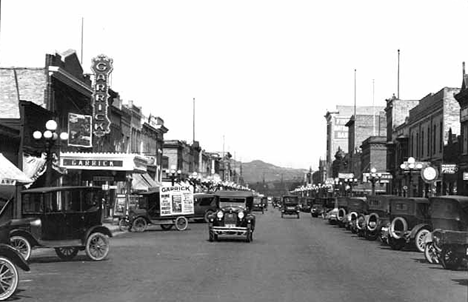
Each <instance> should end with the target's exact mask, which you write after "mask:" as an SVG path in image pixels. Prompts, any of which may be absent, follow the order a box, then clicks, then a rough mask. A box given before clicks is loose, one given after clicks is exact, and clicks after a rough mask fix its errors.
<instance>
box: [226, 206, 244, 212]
mask: <svg viewBox="0 0 468 302" xmlns="http://www.w3.org/2000/svg"><path fill="white" fill-rule="evenodd" d="M220 210H221V211H223V212H224V213H226V212H232V213H239V212H243V211H245V209H244V208H242V207H232V206H229V207H223V208H221V209H220Z"/></svg>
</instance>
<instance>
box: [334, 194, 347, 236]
mask: <svg viewBox="0 0 468 302" xmlns="http://www.w3.org/2000/svg"><path fill="white" fill-rule="evenodd" d="M335 208H336V209H338V216H337V223H338V226H339V227H340V228H342V227H344V224H345V221H346V215H347V214H348V198H347V197H345V196H339V197H336V198H335Z"/></svg>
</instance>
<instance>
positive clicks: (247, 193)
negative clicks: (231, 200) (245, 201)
mask: <svg viewBox="0 0 468 302" xmlns="http://www.w3.org/2000/svg"><path fill="white" fill-rule="evenodd" d="M214 195H215V196H218V197H253V196H254V195H253V193H252V192H250V191H227V190H222V191H217V192H215V193H214Z"/></svg>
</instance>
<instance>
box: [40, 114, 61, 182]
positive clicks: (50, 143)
mask: <svg viewBox="0 0 468 302" xmlns="http://www.w3.org/2000/svg"><path fill="white" fill-rule="evenodd" d="M45 127H46V130H45V131H44V132H41V131H39V130H36V131H34V132H33V138H34V139H35V140H36V141H40V140H42V139H43V140H44V144H45V152H46V167H47V170H46V181H45V186H50V185H51V182H52V174H51V173H52V172H51V169H52V161H53V159H54V157H53V154H52V148H53V147H54V146H55V144H56V143H57V141H59V139H60V141H66V140H68V133H67V132H61V133H60V134H58V133H57V122H56V121H54V120H48V121H47V122H46V124H45Z"/></svg>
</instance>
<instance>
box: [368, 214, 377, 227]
mask: <svg viewBox="0 0 468 302" xmlns="http://www.w3.org/2000/svg"><path fill="white" fill-rule="evenodd" d="M378 225H379V214H377V213H370V215H369V219H367V229H368V230H369V231H371V232H374V231H376V230H377V226H378Z"/></svg>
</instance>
